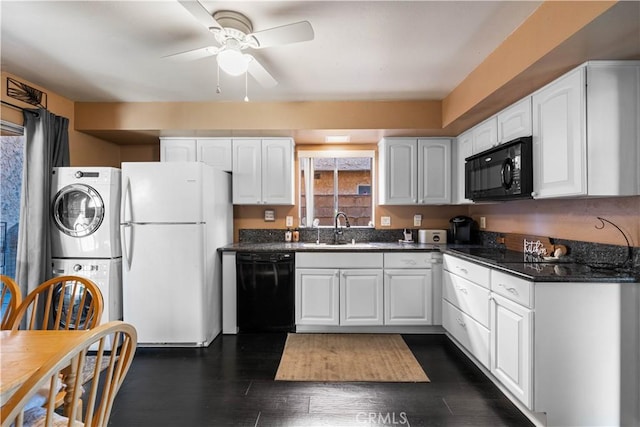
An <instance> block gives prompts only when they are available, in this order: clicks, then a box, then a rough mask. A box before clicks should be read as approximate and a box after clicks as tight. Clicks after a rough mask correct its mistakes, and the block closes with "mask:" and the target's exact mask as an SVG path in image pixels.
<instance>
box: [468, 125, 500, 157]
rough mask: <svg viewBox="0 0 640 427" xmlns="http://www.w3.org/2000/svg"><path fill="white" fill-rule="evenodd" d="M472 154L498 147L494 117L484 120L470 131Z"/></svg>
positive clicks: (496, 126)
mask: <svg viewBox="0 0 640 427" xmlns="http://www.w3.org/2000/svg"><path fill="white" fill-rule="evenodd" d="M471 136H472V138H473V154H476V153H480V152H481V151H484V150H488V149H489V148H491V147H495V146H496V145H498V119H497V117H496V116H493V117H491V118H489V119H488V120H485V121H484V122H482V123H480V124H479V125H477V126H475V127H474V128H473V129H471Z"/></svg>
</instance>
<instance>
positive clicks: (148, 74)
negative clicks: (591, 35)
mask: <svg viewBox="0 0 640 427" xmlns="http://www.w3.org/2000/svg"><path fill="white" fill-rule="evenodd" d="M202 4H203V5H204V6H205V7H206V8H207V9H208V10H209V11H211V12H214V11H217V10H225V9H227V10H229V9H231V10H236V11H239V12H242V13H244V14H245V15H247V16H248V17H249V18H250V19H251V20H252V22H253V28H254V31H260V30H264V29H267V28H271V27H275V26H280V25H285V24H289V23H293V22H297V21H302V20H307V21H309V22H310V23H311V25H312V26H313V28H314V31H315V39H314V40H312V41H308V42H302V43H297V44H290V45H285V46H277V47H270V48H266V49H262V50H256V51H253V52H252V53H253V54H254V56H255V57H256V58H258V59H259V61H260V62H261V63H262V64H263V66H264V67H265V68H266V69H267V70H268V71H269V72H270V73H271V74H272V75H273V76H274V77H275V78H276V80H277V81H278V82H279V84H278V85H277V86H275V87H273V88H269V89H263V88H260V87H258V86H257V83H256V82H255V81H253V80H252V78H251V77H249V98H250V99H251V100H253V101H304V100H316V101H322V100H408V99H442V98H443V97H444V96H446V95H447V94H448V93H449V92H451V90H452V89H453V88H455V87H456V86H457V85H458V84H459V83H460V82H461V81H462V80H463V79H464V78H465V77H466V76H467V75H468V74H469V73H470V72H471V71H472V70H473V69H474V68H475V67H476V66H477V65H478V64H480V62H481V61H482V60H483V59H484V58H486V57H487V55H488V54H489V53H490V52H492V51H493V50H494V49H495V48H496V47H497V46H498V45H499V44H500V43H501V42H502V41H503V40H504V39H505V38H506V37H507V36H508V35H509V34H510V33H511V32H512V31H513V30H514V29H516V28H517V27H518V26H519V25H520V24H521V23H522V22H523V21H524V20H525V19H526V18H527V17H528V16H529V15H530V14H531V13H532V12H533V11H534V10H535V9H536V8H537V7H538V6H539V4H540V2H534V1H221V2H216V1H202ZM0 14H1V17H2V20H1V30H2V33H1V36H2V37H1V39H2V44H1V49H2V50H1V66H2V71H7V72H9V73H13V74H15V75H18V76H20V77H22V78H24V79H26V80H28V81H30V82H32V83H34V84H37V85H41V86H43V87H45V88H47V89H48V90H51V91H53V92H55V93H57V94H59V95H62V96H65V97H67V98H69V99H71V100H73V101H124V102H127V101H128V102H152V101H240V100H241V99H242V98H243V97H244V77H229V76H226V75H224V73H222V72H221V87H222V93H221V94H216V62H215V58H214V57H208V58H205V59H200V60H197V61H192V62H178V61H175V60H170V59H163V57H164V56H166V55H170V54H173V53H177V52H182V51H186V50H190V49H196V48H200V47H203V46H208V45H212V44H213V35H212V34H210V33H209V32H208V31H207V30H206V29H205V28H204V27H203V26H202V25H201V24H200V23H199V22H198V21H196V19H195V18H194V17H193V16H192V15H191V14H189V13H188V12H187V10H186V9H185V8H184V7H183V6H182V5H181V4H179V3H178V2H177V1H172V0H169V1H7V0H2V1H1V2H0Z"/></svg>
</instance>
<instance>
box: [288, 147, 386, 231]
mask: <svg viewBox="0 0 640 427" xmlns="http://www.w3.org/2000/svg"><path fill="white" fill-rule="evenodd" d="M298 160H299V164H300V181H299V182H300V192H299V193H300V201H299V204H298V206H299V215H300V224H301V225H302V226H303V227H304V226H311V224H313V220H314V219H316V218H317V219H318V220H319V221H320V226H324V227H333V226H334V219H335V216H336V213H338V212H344V213H345V214H346V215H347V217H348V218H349V223H350V224H351V226H352V227H373V218H374V212H373V194H372V193H373V192H372V188H373V177H374V170H373V167H374V166H373V165H374V152H373V151H370V150H366V151H365V150H362V151H357V150H355V151H299V152H298ZM343 225H344V224H343Z"/></svg>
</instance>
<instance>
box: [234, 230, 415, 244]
mask: <svg viewBox="0 0 640 427" xmlns="http://www.w3.org/2000/svg"><path fill="white" fill-rule="evenodd" d="M299 230H300V241H301V242H315V241H316V240H317V239H318V230H320V241H321V242H323V243H332V242H333V228H327V227H325V228H320V229H317V228H300V229H299ZM342 230H343V236H344V239H345V240H346V241H351V240H352V239H354V240H355V241H356V242H397V241H398V240H401V239H402V238H403V235H402V231H403V229H401V228H400V229H384V230H382V229H381V230H377V229H374V228H355V227H351V228H343V229H342ZM285 231H286V229H285V230H282V229H242V228H241V229H240V232H239V242H241V243H242V242H251V243H273V242H284V233H285ZM412 232H413V239H414V240H417V231H416V230H412Z"/></svg>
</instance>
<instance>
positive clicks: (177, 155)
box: [160, 138, 197, 162]
mask: <svg viewBox="0 0 640 427" xmlns="http://www.w3.org/2000/svg"><path fill="white" fill-rule="evenodd" d="M196 156H197V154H196V140H195V139H194V138H192V139H187V138H185V139H181V138H180V139H177V138H171V139H165V138H160V161H161V162H195V161H197V160H196Z"/></svg>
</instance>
